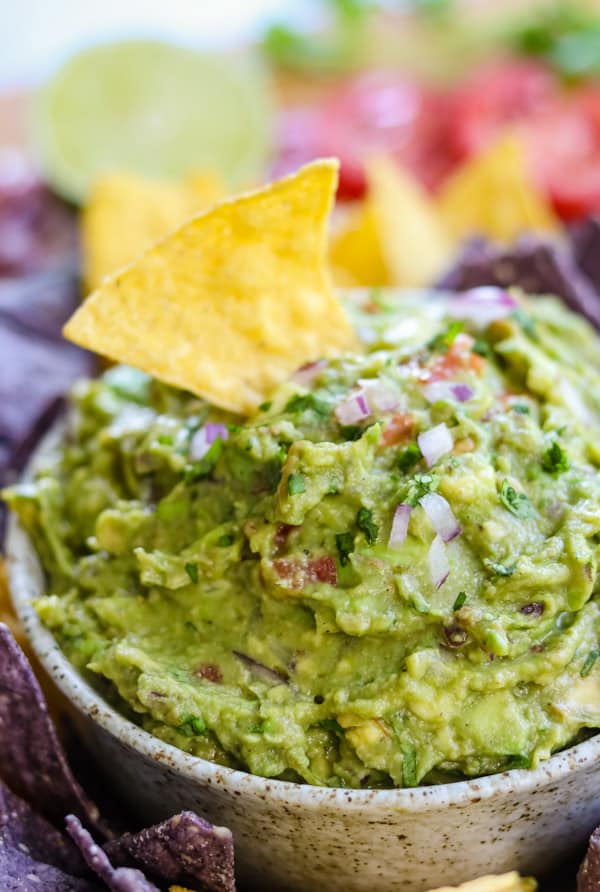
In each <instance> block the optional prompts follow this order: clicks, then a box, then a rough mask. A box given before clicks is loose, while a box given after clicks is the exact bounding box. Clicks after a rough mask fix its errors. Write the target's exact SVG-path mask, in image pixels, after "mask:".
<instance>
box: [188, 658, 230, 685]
mask: <svg viewBox="0 0 600 892" xmlns="http://www.w3.org/2000/svg"><path fill="white" fill-rule="evenodd" d="M194 675H196V676H197V677H198V678H205V679H206V680H207V681H212V682H214V684H221V682H222V681H223V673H222V672H221V670H220V669H219V667H218V666H217V665H216V664H215V663H202V664H201V665H200V666H198V667H197V668H196V669H194Z"/></svg>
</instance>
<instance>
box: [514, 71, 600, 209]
mask: <svg viewBox="0 0 600 892" xmlns="http://www.w3.org/2000/svg"><path fill="white" fill-rule="evenodd" d="M527 134H528V139H529V146H530V158H531V169H532V173H533V175H534V176H535V178H536V180H537V182H538V183H539V185H540V187H541V188H542V189H543V190H544V191H545V192H546V194H547V195H548V197H549V198H550V200H551V201H552V203H553V205H554V208H555V210H556V212H557V213H558V214H559V215H560V216H561V217H562V218H563V220H567V221H569V220H576V219H578V218H580V217H584V216H586V215H587V214H590V213H594V212H599V211H600V88H599V87H590V88H587V89H584V90H579V91H576V92H574V93H566V94H565V95H564V97H562V98H561V99H560V100H557V101H556V102H554V103H553V104H552V105H551V106H550V107H548V108H546V109H544V110H543V111H542V112H540V113H539V114H537V115H534V116H533V118H532V119H531V122H530V124H529V125H528V127H527Z"/></svg>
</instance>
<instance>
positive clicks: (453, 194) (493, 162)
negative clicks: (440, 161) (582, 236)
mask: <svg viewBox="0 0 600 892" xmlns="http://www.w3.org/2000/svg"><path fill="white" fill-rule="evenodd" d="M439 210H440V214H441V217H442V220H443V221H444V223H445V225H446V228H447V230H448V232H449V233H450V234H451V235H452V236H453V237H454V238H456V239H462V238H465V237H466V236H470V235H472V234H473V233H478V234H480V235H487V236H489V238H491V239H494V240H496V241H500V242H512V241H514V240H515V239H516V238H518V236H519V235H522V234H523V233H524V232H530V231H532V230H533V231H536V232H554V231H555V230H556V229H557V228H558V222H557V219H556V217H555V216H554V214H553V212H552V209H551V208H550V206H549V205H548V204H547V202H546V201H545V199H544V197H543V196H542V194H541V192H540V191H539V190H538V189H537V188H536V186H535V183H534V182H533V178H532V176H531V174H530V171H529V170H528V167H527V158H526V150H525V146H524V144H523V142H522V141H521V140H520V139H519V138H518V137H517V136H516V135H514V134H512V133H509V134H506V135H504V136H503V137H501V139H500V140H499V141H498V142H496V143H494V145H493V146H491V148H489V149H488V150H487V151H486V152H484V153H483V154H481V155H478V156H477V157H476V158H473V159H472V160H470V161H467V162H466V163H465V164H463V166H462V167H460V168H459V169H458V170H457V171H456V172H455V173H454V174H452V176H451V177H450V178H449V179H448V180H447V181H446V183H445V185H444V187H443V188H442V191H441V193H440V196H439Z"/></svg>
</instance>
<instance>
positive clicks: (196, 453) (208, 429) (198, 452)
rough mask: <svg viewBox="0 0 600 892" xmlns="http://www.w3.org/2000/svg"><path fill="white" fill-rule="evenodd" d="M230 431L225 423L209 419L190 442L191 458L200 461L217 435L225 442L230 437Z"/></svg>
mask: <svg viewBox="0 0 600 892" xmlns="http://www.w3.org/2000/svg"><path fill="white" fill-rule="evenodd" d="M228 436H229V431H228V430H227V428H226V426H225V425H224V424H216V423H214V422H211V421H209V422H208V423H207V424H205V425H204V426H203V427H201V428H200V430H197V431H196V433H195V434H194V436H193V437H192V440H191V442H190V458H191V459H192V461H200V459H201V458H204V456H205V455H206V453H207V452H208V450H209V449H210V447H211V446H212V444H213V443H214V442H215V440H216V439H217V437H220V438H221V440H223V442H225V440H226V439H227V438H228Z"/></svg>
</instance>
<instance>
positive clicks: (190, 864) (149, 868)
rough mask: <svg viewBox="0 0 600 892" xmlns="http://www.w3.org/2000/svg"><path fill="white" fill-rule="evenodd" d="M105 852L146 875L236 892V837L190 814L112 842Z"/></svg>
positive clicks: (209, 890)
mask: <svg viewBox="0 0 600 892" xmlns="http://www.w3.org/2000/svg"><path fill="white" fill-rule="evenodd" d="M105 850H106V852H107V853H108V855H109V856H110V859H111V861H112V862H113V863H114V864H125V865H137V866H138V867H141V868H142V869H143V870H144V872H145V873H148V874H150V875H151V876H154V877H156V878H157V879H158V878H160V879H161V880H166V881H167V882H168V883H170V884H173V885H178V886H184V887H191V888H194V889H195V888H197V887H198V886H199V887H200V888H201V889H202V890H205V892H234V890H235V875H234V858H233V837H232V835H231V831H230V830H228V829H227V828H226V827H214V826H213V825H212V824H209V823H208V821H205V820H203V819H202V818H200V817H198V815H197V814H195V813H194V812H191V811H184V812H182V813H181V814H179V815H174V816H173V817H172V818H169V819H168V820H166V821H163V822H162V823H160V824H156V825H154V826H153V827H148V828H147V829H145V830H141V831H140V832H139V833H126V834H124V835H123V836H120V837H118V838H117V839H114V840H111V841H110V842H109V843H107V845H106V846H105Z"/></svg>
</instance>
